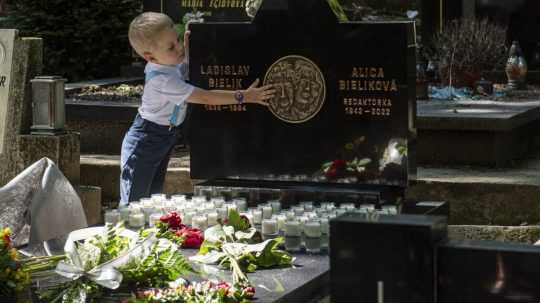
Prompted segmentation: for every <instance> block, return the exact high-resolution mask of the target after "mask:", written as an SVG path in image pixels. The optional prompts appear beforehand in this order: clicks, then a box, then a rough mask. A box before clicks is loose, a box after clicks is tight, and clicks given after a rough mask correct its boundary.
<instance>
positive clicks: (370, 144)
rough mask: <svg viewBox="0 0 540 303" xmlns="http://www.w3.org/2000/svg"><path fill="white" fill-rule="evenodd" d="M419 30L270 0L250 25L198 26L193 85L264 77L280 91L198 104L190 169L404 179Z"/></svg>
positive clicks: (317, 1)
mask: <svg viewBox="0 0 540 303" xmlns="http://www.w3.org/2000/svg"><path fill="white" fill-rule="evenodd" d="M307 12H309V13H307ZM413 27H414V24H413V23H410V22H377V23H370V22H338V20H337V18H336V16H335V15H334V13H333V12H332V10H331V9H330V7H329V5H328V3H327V1H325V0H289V1H286V0H267V1H263V3H262V6H261V7H260V9H259V11H258V12H257V14H256V16H255V19H254V20H253V21H252V22H208V23H196V24H192V25H191V32H192V34H191V38H190V80H191V81H192V83H193V84H194V85H196V86H199V87H202V88H205V89H221V90H242V89H246V88H247V87H248V86H249V85H250V84H251V83H252V82H253V81H254V80H255V79H257V78H259V79H260V80H261V82H263V84H272V85H274V86H275V87H276V89H277V91H278V93H277V96H276V97H275V98H274V99H272V100H270V102H269V103H270V104H269V106H268V107H264V106H260V105H254V104H238V105H230V106H204V105H193V106H191V109H190V110H191V113H190V115H189V118H188V119H189V123H188V133H189V136H188V137H189V143H190V148H191V175H192V178H196V179H212V178H224V179H232V180H238V179H242V180H269V181H301V182H315V184H323V183H324V184H328V183H330V184H345V185H347V184H349V185H353V186H354V185H358V184H375V185H376V184H382V185H391V186H401V187H405V186H406V185H407V182H408V177H409V175H410V174H409V172H413V171H414V170H415V168H414V166H411V165H409V164H410V163H411V161H409V159H410V155H411V154H413V153H414V148H413V146H412V144H411V143H412V142H413V140H412V139H413V138H414V133H415V130H414V115H415V68H414V66H415V40H414V34H413V33H414V30H413Z"/></svg>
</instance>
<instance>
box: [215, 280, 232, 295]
mask: <svg viewBox="0 0 540 303" xmlns="http://www.w3.org/2000/svg"><path fill="white" fill-rule="evenodd" d="M216 288H217V289H223V290H225V293H228V292H229V288H231V286H230V285H229V283H227V282H219V283H218V285H216Z"/></svg>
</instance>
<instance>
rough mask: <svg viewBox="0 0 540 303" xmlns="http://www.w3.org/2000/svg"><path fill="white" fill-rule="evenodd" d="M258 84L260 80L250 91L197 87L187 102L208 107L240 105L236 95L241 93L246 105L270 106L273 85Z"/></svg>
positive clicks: (256, 81)
mask: <svg viewBox="0 0 540 303" xmlns="http://www.w3.org/2000/svg"><path fill="white" fill-rule="evenodd" d="M258 84H259V79H257V80H255V81H254V82H253V83H252V84H251V85H250V86H249V88H248V89H246V90H242V91H226V90H205V89H201V88H197V87H196V88H195V89H194V90H193V92H192V93H191V95H190V96H189V97H188V99H187V102H190V103H198V104H208V105H226V104H238V103H239V100H238V99H237V96H235V94H237V93H238V92H240V93H241V94H242V95H243V102H245V103H257V104H261V105H268V102H267V100H269V99H272V98H273V97H274V95H275V90H274V88H273V86H272V85H265V86H261V87H257V85H258Z"/></svg>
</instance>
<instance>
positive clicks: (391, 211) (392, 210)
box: [382, 205, 398, 215]
mask: <svg viewBox="0 0 540 303" xmlns="http://www.w3.org/2000/svg"><path fill="white" fill-rule="evenodd" d="M382 209H383V211H384V212H385V213H386V214H388V215H397V213H398V209H397V206H396V205H383V207H382Z"/></svg>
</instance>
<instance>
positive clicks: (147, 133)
mask: <svg viewBox="0 0 540 303" xmlns="http://www.w3.org/2000/svg"><path fill="white" fill-rule="evenodd" d="M167 131H168V129H167V127H163V126H159V125H157V124H154V123H151V122H148V121H146V120H144V119H142V118H140V117H139V116H137V118H136V119H135V121H134V122H133V125H132V126H131V128H130V130H129V131H128V133H127V134H126V136H125V138H124V141H123V143H122V155H121V165H122V166H121V168H122V172H121V176H120V198H121V200H120V204H127V203H129V202H131V201H137V200H139V199H141V198H144V197H148V196H149V195H150V188H151V185H152V183H153V180H154V178H155V175H156V172H157V169H158V167H159V166H160V164H161V162H162V160H163V159H164V158H167V157H168V153H169V148H168V145H169V144H168V141H169V140H170V139H169V137H170V135H169V134H168V132H167Z"/></svg>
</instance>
